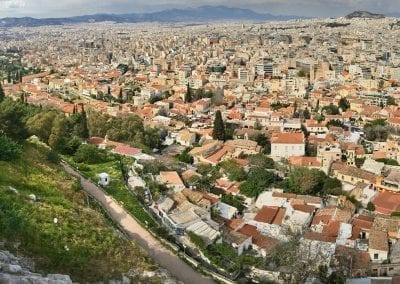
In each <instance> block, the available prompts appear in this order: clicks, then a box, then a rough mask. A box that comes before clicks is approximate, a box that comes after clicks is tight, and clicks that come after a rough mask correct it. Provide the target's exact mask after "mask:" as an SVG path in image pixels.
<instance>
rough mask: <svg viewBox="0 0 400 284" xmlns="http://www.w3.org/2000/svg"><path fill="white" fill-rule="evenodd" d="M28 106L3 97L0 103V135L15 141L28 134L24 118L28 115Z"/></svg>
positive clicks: (24, 137)
mask: <svg viewBox="0 0 400 284" xmlns="http://www.w3.org/2000/svg"><path fill="white" fill-rule="evenodd" d="M27 112H28V107H27V106H26V105H25V104H22V103H20V102H16V101H15V102H14V101H12V100H11V99H5V100H4V101H3V102H1V103H0V135H5V136H7V137H8V138H11V139H13V140H16V141H22V140H24V139H26V138H27V137H28V136H29V133H28V130H27V128H26V124H25V119H26V117H27V116H28V115H29V114H28V113H27Z"/></svg>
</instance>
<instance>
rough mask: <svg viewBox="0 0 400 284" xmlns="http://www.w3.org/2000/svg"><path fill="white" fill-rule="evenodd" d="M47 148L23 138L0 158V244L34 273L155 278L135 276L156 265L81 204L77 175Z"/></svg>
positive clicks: (138, 280) (76, 277)
mask: <svg viewBox="0 0 400 284" xmlns="http://www.w3.org/2000/svg"><path fill="white" fill-rule="evenodd" d="M47 151H48V150H47V149H46V148H45V147H44V146H42V145H38V144H33V143H26V145H24V153H23V155H22V158H20V159H19V160H17V161H13V162H3V161H0V241H1V242H0V250H9V251H11V252H12V253H14V254H16V255H17V256H26V257H28V258H29V259H32V260H33V262H34V263H35V270H36V272H38V273H41V274H44V275H45V274H49V273H57V274H66V275H70V277H71V279H72V281H74V282H77V281H79V282H81V283H84V282H93V281H104V280H109V279H120V278H121V277H122V274H123V273H127V272H131V274H132V275H136V276H134V278H132V279H133V281H135V283H153V282H154V281H157V280H158V279H145V280H143V279H141V278H140V276H139V275H141V274H142V273H143V272H144V271H149V270H154V269H155V268H156V266H155V265H154V264H153V263H152V261H151V260H150V259H149V258H148V256H147V255H146V254H145V252H144V251H142V249H140V248H139V247H137V246H136V245H135V244H134V243H132V242H130V241H128V240H127V239H126V238H125V237H123V235H122V234H119V233H117V232H116V231H115V230H114V229H113V227H112V224H111V221H108V220H107V218H105V217H104V216H103V214H101V213H99V212H98V211H95V210H94V209H92V208H90V207H88V206H87V205H86V204H85V203H86V198H85V196H84V195H83V194H82V192H81V191H79V184H78V182H77V180H76V179H75V178H73V177H71V176H69V175H67V174H66V173H65V172H64V171H62V170H61V168H60V167H59V166H58V165H55V164H52V163H50V162H49V161H48V160H47ZM55 218H56V219H55Z"/></svg>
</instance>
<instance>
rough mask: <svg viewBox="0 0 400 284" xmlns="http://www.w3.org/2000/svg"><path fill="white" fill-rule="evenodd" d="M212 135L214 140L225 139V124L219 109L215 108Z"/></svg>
mask: <svg viewBox="0 0 400 284" xmlns="http://www.w3.org/2000/svg"><path fill="white" fill-rule="evenodd" d="M212 137H213V139H215V140H225V125H224V121H223V120H222V114H221V111H220V110H217V112H216V113H215V119H214V129H213V133H212Z"/></svg>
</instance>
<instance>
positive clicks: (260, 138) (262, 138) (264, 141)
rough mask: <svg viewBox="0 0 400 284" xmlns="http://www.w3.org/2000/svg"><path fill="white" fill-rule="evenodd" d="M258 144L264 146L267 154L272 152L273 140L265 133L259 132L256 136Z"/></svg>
mask: <svg viewBox="0 0 400 284" xmlns="http://www.w3.org/2000/svg"><path fill="white" fill-rule="evenodd" d="M255 140H256V142H257V144H258V145H260V146H261V147H263V152H264V153H265V154H271V141H270V140H269V138H268V137H267V136H266V135H265V134H258V135H257V136H256V138H255Z"/></svg>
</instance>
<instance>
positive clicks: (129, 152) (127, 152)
mask: <svg viewBox="0 0 400 284" xmlns="http://www.w3.org/2000/svg"><path fill="white" fill-rule="evenodd" d="M113 152H114V153H117V154H119V155H123V156H130V157H132V156H134V155H137V154H139V153H141V152H142V151H141V150H140V149H138V148H134V147H131V146H128V145H124V144H119V145H117V147H115V148H114V149H113Z"/></svg>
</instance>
